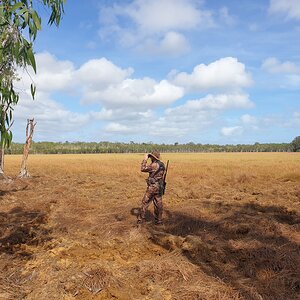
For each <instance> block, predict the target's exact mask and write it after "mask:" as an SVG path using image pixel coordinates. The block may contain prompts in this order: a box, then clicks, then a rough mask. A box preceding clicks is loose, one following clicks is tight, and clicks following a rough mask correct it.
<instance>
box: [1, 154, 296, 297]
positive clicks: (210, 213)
mask: <svg viewBox="0 0 300 300" xmlns="http://www.w3.org/2000/svg"><path fill="white" fill-rule="evenodd" d="M141 159H142V155H141V154H123V155H115V154H109V155H108V154H106V155H35V156H34V155H32V156H30V157H29V172H30V173H31V175H32V176H33V177H32V178H31V179H29V180H15V181H14V182H12V183H10V184H0V193H1V194H0V207H1V210H0V274H1V275H0V299H18V298H22V299H166V300H167V299H176V300H177V299H178V300H185V299H186V300H187V299H207V300H214V299H224V300H225V299H226V300H227V299H270V300H271V299H272V300H276V299H278V300H279V299H285V300H288V299H290V300H292V299H297V297H298V295H299V292H300V282H299V278H300V273H299V266H300V259H299V243H300V235H299V230H300V217H299V205H300V168H299V166H300V154H299V153H297V154H291V153H248V154H245V153H232V154H231V153H218V154H216V153H214V154H163V157H162V159H163V160H167V159H169V160H170V169H169V174H168V180H167V181H168V185H167V191H166V195H165V197H164V206H165V213H164V220H165V222H164V225H163V226H159V227H155V226H154V225H153V224H152V222H149V223H147V224H145V225H144V226H143V227H141V228H137V227H136V226H135V223H136V212H137V211H138V207H139V205H140V201H141V198H142V195H143V193H144V190H145V181H144V179H145V177H146V174H143V173H141V172H140V171H139V167H140V166H139V165H140V161H141ZM20 162H21V157H20V156H9V157H6V166H5V167H6V170H7V175H10V176H14V175H16V174H18V171H19V167H20V166H19V164H20ZM152 211H153V207H150V213H149V215H148V220H149V221H151V220H152V219H153V215H152V213H151V212H152Z"/></svg>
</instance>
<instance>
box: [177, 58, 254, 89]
mask: <svg viewBox="0 0 300 300" xmlns="http://www.w3.org/2000/svg"><path fill="white" fill-rule="evenodd" d="M173 80H174V82H175V84H177V85H180V86H183V87H185V88H187V89H188V90H192V91H203V90H208V89H212V88H221V89H239V88H242V87H247V86H250V85H251V84H252V79H251V75H250V74H249V73H247V72H246V70H245V65H244V64H242V63H240V62H239V61H238V60H237V59H236V58H233V57H225V58H221V59H219V60H217V61H215V62H212V63H211V64H209V65H205V64H200V65H197V66H196V67H195V68H194V70H193V72H192V73H191V74H188V73H186V72H182V73H179V74H177V75H175V77H174V79H173Z"/></svg>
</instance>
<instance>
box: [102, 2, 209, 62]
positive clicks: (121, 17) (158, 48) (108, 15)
mask: <svg viewBox="0 0 300 300" xmlns="http://www.w3.org/2000/svg"><path fill="white" fill-rule="evenodd" d="M201 2H202V1H200V2H199V1H192V0H134V1H132V2H131V3H129V4H124V5H111V6H108V7H104V8H102V9H101V10H100V17H99V20H100V23H101V29H100V30H99V35H100V37H102V38H107V39H111V38H112V37H113V38H115V39H116V41H117V42H118V43H120V44H121V45H122V46H123V47H130V48H134V49H137V50H138V51H140V52H141V51H142V50H143V52H142V53H147V54H152V55H168V54H170V55H175V56H176V55H181V54H184V53H186V52H187V51H188V50H189V43H188V41H187V39H186V37H185V36H184V35H183V32H187V31H190V30H199V29H204V28H210V27H214V26H215V24H214V20H213V17H212V12H210V11H208V10H205V9H202V8H201ZM124 24H125V25H124Z"/></svg>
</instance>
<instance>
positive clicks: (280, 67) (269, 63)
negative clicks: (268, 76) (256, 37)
mask: <svg viewBox="0 0 300 300" xmlns="http://www.w3.org/2000/svg"><path fill="white" fill-rule="evenodd" d="M262 68H263V69H264V70H266V71H268V72H269V73H273V74H274V73H288V74H292V73H296V74H300V66H297V65H296V64H295V63H293V62H291V61H285V62H280V61H279V60H278V59H277V58H275V57H269V58H267V59H265V60H264V61H263V63H262Z"/></svg>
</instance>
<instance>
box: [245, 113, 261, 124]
mask: <svg viewBox="0 0 300 300" xmlns="http://www.w3.org/2000/svg"><path fill="white" fill-rule="evenodd" d="M241 121H242V123H243V124H251V125H252V124H257V122H258V120H257V118H256V117H254V116H251V115H249V114H245V115H242V116H241Z"/></svg>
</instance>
